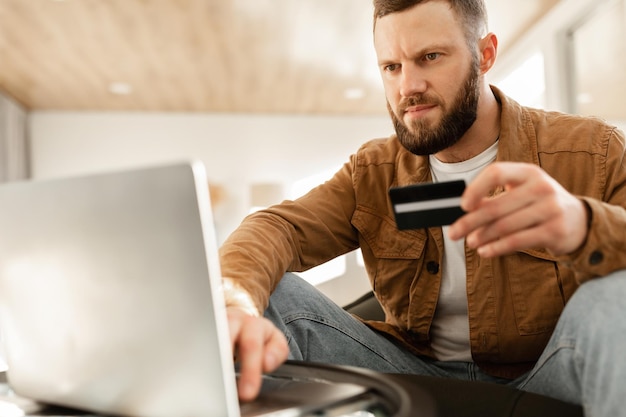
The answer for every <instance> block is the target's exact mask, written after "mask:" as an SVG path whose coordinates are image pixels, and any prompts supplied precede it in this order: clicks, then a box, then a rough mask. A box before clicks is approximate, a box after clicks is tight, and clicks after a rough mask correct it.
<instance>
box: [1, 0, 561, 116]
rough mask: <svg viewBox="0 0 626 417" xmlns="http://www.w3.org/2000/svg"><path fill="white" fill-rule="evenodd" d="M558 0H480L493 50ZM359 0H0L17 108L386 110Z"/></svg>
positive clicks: (5, 68)
mask: <svg viewBox="0 0 626 417" xmlns="http://www.w3.org/2000/svg"><path fill="white" fill-rule="evenodd" d="M558 1H559V0H507V1H506V2H504V1H502V0H486V2H487V7H488V10H489V13H490V20H491V28H490V29H491V30H492V31H494V32H495V33H496V34H497V35H498V37H499V39H500V53H501V54H502V53H505V52H506V48H507V46H509V45H511V44H512V43H514V42H515V40H516V39H517V38H518V37H519V36H520V34H521V33H523V32H524V30H526V29H527V28H528V27H529V26H531V25H532V23H533V22H534V21H536V20H537V19H538V18H540V17H541V16H542V15H543V14H545V13H546V12H547V11H548V10H549V9H550V8H551V7H552V6H554V5H555V4H556V3H558ZM371 19H372V9H371V0H0V91H1V92H4V94H6V95H8V96H10V97H12V98H13V99H15V100H16V101H17V102H19V103H20V104H21V105H23V106H24V107H25V108H26V109H28V110H78V111H83V110H93V111H177V112H178V111H181V112H183V111H184V112H244V113H266V114H267V113H269V114H272V113H283V114H285V113H288V114H338V115H353V114H354V115H367V114H386V107H385V102H384V96H383V92H382V87H381V82H380V80H379V75H378V70H377V68H376V60H375V55H374V52H373V46H372V32H371V30H372V29H371V23H372V22H371Z"/></svg>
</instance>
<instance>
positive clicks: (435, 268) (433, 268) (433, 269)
mask: <svg viewBox="0 0 626 417" xmlns="http://www.w3.org/2000/svg"><path fill="white" fill-rule="evenodd" d="M426 270H427V271H428V272H430V273H431V274H433V275H435V274H436V273H437V272H439V264H438V263H437V262H433V261H430V262H428V263H427V264H426Z"/></svg>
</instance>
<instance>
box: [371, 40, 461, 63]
mask: <svg viewBox="0 0 626 417" xmlns="http://www.w3.org/2000/svg"><path fill="white" fill-rule="evenodd" d="M452 49H454V47H453V46H451V45H450V44H445V43H435V44H432V45H428V46H425V47H423V48H420V49H418V50H416V51H414V52H413V53H412V54H411V58H413V59H415V58H417V57H422V56H424V55H428V54H430V53H433V52H447V51H450V50H452ZM398 61H399V60H397V59H391V58H381V59H379V60H378V65H379V66H381V65H388V64H396V63H398Z"/></svg>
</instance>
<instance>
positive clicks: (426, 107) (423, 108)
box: [404, 104, 437, 118]
mask: <svg viewBox="0 0 626 417" xmlns="http://www.w3.org/2000/svg"><path fill="white" fill-rule="evenodd" d="M435 107H437V106H436V105H434V104H420V105H418V106H409V107H407V108H406V109H404V114H405V115H406V116H409V117H412V118H415V117H422V116H423V115H425V114H426V113H428V112H429V111H430V110H432V109H434V108H435Z"/></svg>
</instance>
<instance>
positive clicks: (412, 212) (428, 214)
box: [389, 180, 465, 230]
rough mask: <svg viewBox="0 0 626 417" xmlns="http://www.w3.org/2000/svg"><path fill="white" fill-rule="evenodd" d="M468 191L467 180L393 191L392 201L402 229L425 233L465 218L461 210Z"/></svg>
mask: <svg viewBox="0 0 626 417" xmlns="http://www.w3.org/2000/svg"><path fill="white" fill-rule="evenodd" d="M464 190H465V181H463V180H457V181H447V182H435V183H424V184H413V185H408V186H405V187H394V188H390V189H389V197H390V198H391V204H392V206H393V212H394V214H395V217H396V225H397V226H398V229H400V230H407V229H422V228H425V227H436V226H445V225H448V224H452V223H454V221H455V220H456V219H458V218H459V217H461V216H462V215H463V214H465V212H464V211H463V210H462V209H461V195H462V194H463V191H464Z"/></svg>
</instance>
